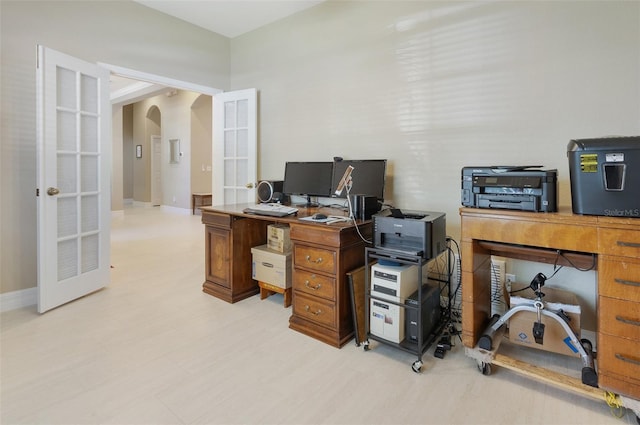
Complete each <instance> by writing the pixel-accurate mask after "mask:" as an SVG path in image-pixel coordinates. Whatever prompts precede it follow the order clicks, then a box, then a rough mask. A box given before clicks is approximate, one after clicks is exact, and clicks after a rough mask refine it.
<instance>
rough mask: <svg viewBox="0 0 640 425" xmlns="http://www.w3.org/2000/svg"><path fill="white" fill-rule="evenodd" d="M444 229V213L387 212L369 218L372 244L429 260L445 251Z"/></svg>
mask: <svg viewBox="0 0 640 425" xmlns="http://www.w3.org/2000/svg"><path fill="white" fill-rule="evenodd" d="M446 227H447V226H446V219H445V213H442V212H433V211H407V210H400V209H396V208H389V209H386V210H382V211H380V212H379V213H378V214H375V215H374V216H373V232H374V241H373V244H374V246H375V247H376V248H381V249H385V250H391V251H398V252H399V253H407V254H410V255H415V256H421V257H422V258H424V259H425V260H429V259H431V258H435V257H437V256H438V255H439V254H441V253H442V252H444V251H445V249H446V247H447V245H446V238H447V237H446V233H447V228H446Z"/></svg>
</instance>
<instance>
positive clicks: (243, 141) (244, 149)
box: [236, 130, 249, 158]
mask: <svg viewBox="0 0 640 425" xmlns="http://www.w3.org/2000/svg"><path fill="white" fill-rule="evenodd" d="M236 156H238V157H241V158H246V157H248V156H249V131H248V130H238V140H237V142H236Z"/></svg>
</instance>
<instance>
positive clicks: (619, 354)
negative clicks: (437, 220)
mask: <svg viewBox="0 0 640 425" xmlns="http://www.w3.org/2000/svg"><path fill="white" fill-rule="evenodd" d="M460 217H461V230H462V232H461V236H462V238H461V239H462V243H461V248H462V257H461V266H462V267H461V268H462V342H463V344H464V346H465V347H467V348H469V349H473V348H474V347H475V346H476V344H477V343H478V339H479V338H480V336H481V335H482V333H483V332H484V329H485V328H486V326H487V324H488V320H489V316H490V315H491V313H490V312H491V299H490V298H491V294H490V292H491V291H490V274H491V270H490V265H491V256H492V255H497V256H504V257H511V258H517V259H521V260H529V261H535V262H543V263H550V264H554V263H555V262H557V264H558V265H563V266H572V267H580V268H581V269H586V268H589V267H593V266H594V264H595V268H596V269H597V274H596V276H597V281H598V290H597V291H598V292H597V296H598V309H597V312H596V313H597V324H598V329H597V345H596V346H597V349H598V356H597V372H598V380H599V387H600V389H601V390H607V391H611V392H614V393H617V394H622V395H625V396H628V397H631V398H633V399H636V400H638V399H640V354H639V353H640V219H637V218H619V217H600V216H586V215H579V214H573V213H572V212H571V211H570V209H568V208H567V209H561V210H560V211H559V212H557V213H535V212H522V211H511V210H492V209H478V208H461V209H460ZM559 251H562V252H563V256H562V257H559V256H558V252H559ZM503 363H507V362H503ZM520 368H521V367H520ZM521 369H522V368H521ZM530 372H531V373H532V374H537V375H539V377H540V378H543V379H545V378H549V377H551V376H554V375H557V374H554V373H553V372H551V371H548V370H543V369H542V368H539V369H538V370H536V371H535V373H534V372H532V371H530ZM580 385H581V384H580V383H579V382H578V384H576V385H575V387H580Z"/></svg>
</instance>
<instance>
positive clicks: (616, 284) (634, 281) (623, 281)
mask: <svg viewBox="0 0 640 425" xmlns="http://www.w3.org/2000/svg"><path fill="white" fill-rule="evenodd" d="M598 294H599V295H604V296H606V297H612V298H618V299H621V300H629V301H635V302H639V303H640V260H638V259H632V258H623V257H608V256H605V255H600V258H599V262H598Z"/></svg>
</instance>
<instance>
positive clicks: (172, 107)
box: [130, 90, 211, 210]
mask: <svg viewBox="0 0 640 425" xmlns="http://www.w3.org/2000/svg"><path fill="white" fill-rule="evenodd" d="M200 96H201V95H200V94H199V93H195V92H190V91H184V90H177V94H176V95H175V96H171V97H168V96H166V95H164V94H162V95H158V96H154V97H150V98H148V99H145V100H142V101H140V102H136V103H134V104H133V109H134V112H133V134H134V138H133V145H142V152H143V154H142V158H141V159H136V160H135V161H134V173H133V179H134V181H133V182H130V183H131V184H133V186H134V198H133V199H134V200H135V201H140V202H149V201H150V200H151V174H150V170H151V144H150V141H151V135H152V134H154V135H159V136H161V140H162V151H161V152H162V153H161V156H162V158H161V163H160V169H161V174H162V177H161V179H162V196H163V197H162V205H168V206H171V207H177V208H183V209H185V210H190V209H191V192H192V188H191V162H192V142H193V140H192V136H191V128H192V126H191V117H192V110H191V106H192V104H193V103H194V102H195V100H196V99H198V98H199V97H200ZM205 96H206V95H205ZM206 97H208V98H209V99H211V97H210V96H206ZM209 103H211V100H209ZM152 107H156V108H157V110H159V111H160V113H159V114H158V115H159V117H160V126H159V127H157V126H156V125H155V124H152V123H150V120H148V119H147V114H148V112H149V110H150V109H151V108H152ZM209 111H211V109H209ZM150 126H151V127H153V128H154V130H150ZM156 128H158V129H156ZM170 139H179V140H180V151H181V152H182V156H181V157H180V162H179V163H178V164H171V163H169V140H170ZM208 144H209V145H211V137H209V140H208ZM209 152H211V150H210V149H209Z"/></svg>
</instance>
